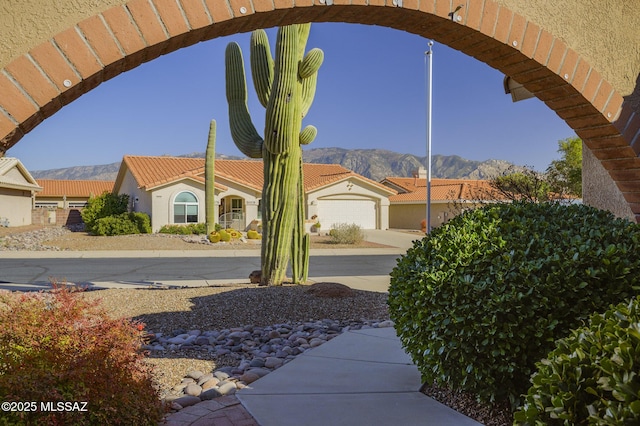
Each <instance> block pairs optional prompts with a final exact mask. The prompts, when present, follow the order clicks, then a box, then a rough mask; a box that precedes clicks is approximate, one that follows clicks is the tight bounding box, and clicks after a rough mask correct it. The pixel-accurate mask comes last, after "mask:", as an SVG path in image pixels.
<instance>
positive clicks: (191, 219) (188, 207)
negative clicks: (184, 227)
mask: <svg viewBox="0 0 640 426" xmlns="http://www.w3.org/2000/svg"><path fill="white" fill-rule="evenodd" d="M173 223H198V199H197V198H196V196H195V195H193V194H192V193H191V192H181V193H180V194H178V196H177V197H176V199H175V200H174V201H173Z"/></svg>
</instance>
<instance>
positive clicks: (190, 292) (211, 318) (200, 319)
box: [80, 284, 389, 392]
mask: <svg viewBox="0 0 640 426" xmlns="http://www.w3.org/2000/svg"><path fill="white" fill-rule="evenodd" d="M307 287H308V286H300V285H286V286H283V287H258V286H256V285H249V284H247V285H227V286H216V287H200V288H187V289H179V290H121V289H113V290H100V291H90V292H86V293H80V294H81V297H85V298H87V299H90V300H94V299H100V300H101V305H102V306H103V307H105V308H106V309H107V311H108V312H109V313H110V314H111V315H112V316H114V317H117V318H121V317H126V318H134V319H137V320H140V321H142V322H143V323H145V324H146V329H147V330H148V331H151V332H154V333H158V332H160V333H164V334H171V333H172V332H174V331H175V330H180V329H181V330H193V329H197V330H201V331H206V330H222V329H226V328H231V327H241V326H245V325H256V326H266V325H273V324H281V323H288V322H295V321H309V320H318V319H325V318H330V319H335V320H348V321H361V320H385V319H388V317H389V314H388V311H387V305H386V300H387V295H386V294H384V293H373V292H366V291H356V294H355V296H354V297H350V298H344V299H327V298H320V297H316V296H313V295H311V294H309V293H307V292H305V289H306V288H307ZM153 356H154V357H153V358H149V361H150V362H151V363H152V364H154V365H156V370H157V379H158V382H159V385H160V387H161V391H162V392H166V391H167V390H168V389H170V388H171V387H173V386H175V385H176V384H178V383H179V382H180V381H181V380H182V378H183V377H184V376H185V375H186V373H188V372H189V371H191V370H200V371H213V370H214V369H215V368H217V367H221V366H225V365H236V364H237V362H238V361H237V360H235V359H232V358H224V357H223V358H222V359H218V358H215V357H212V358H210V357H209V355H208V353H206V352H195V351H189V350H178V351H168V352H166V353H163V355H162V357H159V356H160V355H157V354H155V355H153Z"/></svg>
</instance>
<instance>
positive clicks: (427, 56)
mask: <svg viewBox="0 0 640 426" xmlns="http://www.w3.org/2000/svg"><path fill="white" fill-rule="evenodd" d="M428 46H429V50H427V51H426V52H424V67H425V80H426V81H425V86H426V92H427V93H426V98H427V224H426V225H427V226H426V232H427V234H429V233H430V232H431V98H432V94H431V87H432V85H431V80H432V77H431V74H432V62H433V51H432V50H431V47H433V40H429V43H428Z"/></svg>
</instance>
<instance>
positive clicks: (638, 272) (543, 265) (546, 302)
mask: <svg viewBox="0 0 640 426" xmlns="http://www.w3.org/2000/svg"><path fill="white" fill-rule="evenodd" d="M639 249H640V229H639V227H638V225H635V224H632V223H631V222H628V221H626V220H622V219H616V218H614V217H613V215H612V214H611V213H608V212H604V211H600V210H597V209H594V208H591V207H587V206H584V205H573V206H562V205H559V204H548V203H545V204H533V203H523V202H515V203H512V204H503V205H494V206H488V207H485V208H482V209H477V210H473V211H468V212H465V213H463V214H462V215H460V216H457V217H455V218H454V219H452V220H450V221H449V222H447V223H445V224H443V225H442V226H440V227H439V228H437V229H435V230H433V232H431V234H430V235H428V236H426V237H425V238H424V239H422V240H420V241H416V242H414V246H413V247H412V248H411V249H409V250H408V252H407V254H406V255H404V256H402V257H401V258H400V259H399V260H398V263H397V266H396V267H395V268H394V269H393V271H392V272H391V285H390V289H389V301H388V303H389V311H390V316H391V318H392V319H393V320H394V321H395V324H396V325H395V327H396V330H397V332H398V335H399V336H400V339H401V341H402V343H403V345H404V346H405V348H406V349H407V351H408V352H409V353H410V354H411V356H412V358H413V360H414V362H415V363H416V365H417V366H418V368H419V370H420V372H421V374H422V378H423V380H424V381H425V382H428V383H436V384H439V385H444V386H448V387H450V388H453V389H459V390H464V391H469V392H473V393H475V394H476V395H478V397H479V399H481V400H485V401H495V400H498V401H501V400H504V399H507V398H508V399H509V400H510V402H511V403H512V406H513V404H516V403H517V402H518V398H519V397H520V395H521V394H523V393H525V392H526V390H527V388H528V387H529V377H530V376H531V373H532V372H533V371H534V369H535V363H536V362H537V361H539V360H540V359H542V358H543V357H544V356H545V355H546V354H548V353H549V351H550V350H551V349H553V345H554V343H553V342H554V341H555V340H556V339H559V338H561V337H564V336H566V335H567V334H568V333H569V331H570V329H572V328H576V327H578V326H580V325H581V324H582V321H585V320H586V319H588V318H589V316H590V315H591V314H592V313H593V312H597V311H604V310H605V309H607V307H608V306H609V305H610V304H614V303H619V302H620V301H622V300H625V299H628V298H630V297H632V296H633V295H635V294H637V293H638V287H635V288H634V286H637V285H638V281H639V280H640V258H638V256H637V253H638V250H639Z"/></svg>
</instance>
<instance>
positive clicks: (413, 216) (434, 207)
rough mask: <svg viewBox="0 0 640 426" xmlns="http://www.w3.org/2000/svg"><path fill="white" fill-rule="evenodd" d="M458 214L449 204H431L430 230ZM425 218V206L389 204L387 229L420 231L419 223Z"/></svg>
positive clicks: (424, 204) (423, 204)
mask: <svg viewBox="0 0 640 426" xmlns="http://www.w3.org/2000/svg"><path fill="white" fill-rule="evenodd" d="M456 214H458V212H456V210H455V209H454V208H453V207H452V206H451V204H449V203H432V204H431V228H437V227H438V226H440V225H442V224H443V223H445V222H447V221H448V220H450V219H451V218H453V217H454V216H455V215H456ZM426 217H427V204H426V203H422V204H391V206H390V207H389V227H390V228H392V229H420V222H422V220H423V219H425V218H426Z"/></svg>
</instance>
